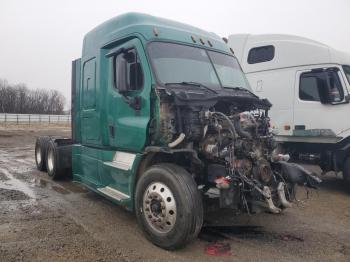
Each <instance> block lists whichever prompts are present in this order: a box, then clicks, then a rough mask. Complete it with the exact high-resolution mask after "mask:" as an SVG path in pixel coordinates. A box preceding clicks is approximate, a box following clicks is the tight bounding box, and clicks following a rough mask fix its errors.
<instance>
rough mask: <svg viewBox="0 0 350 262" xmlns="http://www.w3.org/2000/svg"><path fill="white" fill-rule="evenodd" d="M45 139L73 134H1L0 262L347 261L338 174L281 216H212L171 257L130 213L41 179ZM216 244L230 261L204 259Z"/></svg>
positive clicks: (347, 203) (346, 213) (348, 234)
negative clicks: (39, 141)
mask: <svg viewBox="0 0 350 262" xmlns="http://www.w3.org/2000/svg"><path fill="white" fill-rule="evenodd" d="M47 134H50V135H66V136H69V134H70V131H69V129H67V128H59V127H54V128H49V127H45V130H43V129H41V130H39V129H36V130H34V129H31V128H28V127H27V128H21V129H20V128H13V127H12V128H1V129H0V261H202V262H203V261H350V187H349V186H348V187H347V186H346V185H344V183H343V181H342V180H341V178H340V177H337V176H335V175H334V174H328V175H326V176H325V177H323V179H324V182H323V184H322V185H321V188H320V189H319V190H318V191H310V192H308V194H307V193H306V191H304V190H303V189H300V190H299V194H298V198H299V201H298V203H297V205H295V206H294V208H292V209H289V210H286V212H284V213H283V214H281V215H269V214H261V215H256V216H251V217H249V216H245V217H239V218H237V217H232V216H229V217H230V218H225V219H223V214H214V215H212V216H210V218H209V219H208V221H207V227H204V228H203V230H202V232H201V233H200V235H199V237H198V239H197V240H196V241H194V242H193V243H192V244H190V245H188V246H187V247H186V248H184V249H182V250H179V251H175V252H169V251H164V250H162V249H159V248H157V247H155V246H153V245H152V244H151V243H149V242H148V241H147V240H146V239H145V238H144V237H143V235H142V232H141V230H140V229H139V228H138V227H137V224H136V219H135V217H134V216H133V214H132V213H129V212H127V211H125V210H124V209H122V208H120V207H118V206H116V205H114V204H112V203H111V202H109V201H108V200H106V199H104V198H102V197H100V196H98V195H96V194H95V193H93V192H90V191H88V190H86V189H85V188H84V187H82V186H80V185H78V184H76V183H73V182H71V181H60V182H53V181H51V180H50V179H49V178H48V177H47V175H46V174H45V173H42V172H38V171H36V169H35V163H34V158H33V156H34V141H35V137H36V136H40V135H47ZM308 168H312V169H313V170H314V171H316V172H319V170H318V169H317V168H315V167H311V166H309V167H308ZM218 222H222V223H224V225H225V226H221V227H218V226H215V225H217V223H218ZM215 242H220V243H221V242H222V243H225V244H227V245H229V246H230V247H231V255H230V256H228V257H213V256H209V255H207V254H206V253H205V252H204V250H205V248H206V247H207V246H208V245H212V244H213V243H215Z"/></svg>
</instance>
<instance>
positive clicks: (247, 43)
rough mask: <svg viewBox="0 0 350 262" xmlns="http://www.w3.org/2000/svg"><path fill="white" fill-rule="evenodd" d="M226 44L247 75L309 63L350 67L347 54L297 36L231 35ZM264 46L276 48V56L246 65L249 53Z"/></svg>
mask: <svg viewBox="0 0 350 262" xmlns="http://www.w3.org/2000/svg"><path fill="white" fill-rule="evenodd" d="M228 44H229V46H230V47H232V49H233V50H234V52H235V55H236V57H237V58H238V60H239V61H240V63H241V65H242V67H243V70H244V72H246V73H250V72H255V71H261V70H270V69H277V68H285V67H293V66H301V65H312V64H330V63H331V64H341V65H344V64H347V65H350V54H348V53H345V52H341V51H338V50H336V49H334V48H332V47H329V46H327V45H325V44H322V43H320V42H317V41H314V40H311V39H308V38H304V37H300V36H293V35H282V34H266V35H249V34H240V35H230V36H229V38H228ZM266 45H273V46H274V47H275V57H274V58H273V59H272V60H271V61H268V62H262V63H257V64H248V63H247V57H248V53H249V50H250V49H252V48H254V47H259V46H266Z"/></svg>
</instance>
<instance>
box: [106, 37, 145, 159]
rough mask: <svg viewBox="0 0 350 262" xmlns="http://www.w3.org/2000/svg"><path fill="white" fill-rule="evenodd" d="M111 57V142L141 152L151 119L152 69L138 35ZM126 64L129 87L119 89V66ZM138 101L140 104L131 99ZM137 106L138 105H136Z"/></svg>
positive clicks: (109, 124) (117, 49)
mask: <svg viewBox="0 0 350 262" xmlns="http://www.w3.org/2000/svg"><path fill="white" fill-rule="evenodd" d="M113 50H116V52H115V55H113V56H111V57H110V58H109V59H110V61H109V65H110V71H109V72H111V76H110V77H109V81H108V82H109V86H108V97H107V99H106V101H107V103H108V104H107V123H108V135H109V140H108V141H109V145H110V146H111V147H113V148H117V149H119V150H125V151H131V152H140V151H142V149H143V147H144V146H145V144H146V140H147V137H148V132H147V131H148V130H147V129H148V122H149V121H150V91H151V85H152V81H151V71H150V69H149V66H148V62H147V58H146V55H145V52H144V49H143V46H142V43H141V41H140V40H139V39H137V38H134V39H132V40H130V41H128V42H126V43H124V44H123V45H120V46H118V47H116V48H114V49H113ZM122 64H124V65H125V64H126V74H125V81H126V83H125V84H126V86H127V88H128V90H127V91H126V92H120V90H119V89H118V86H117V85H118V84H117V82H118V77H121V76H118V67H119V66H121V65H122ZM136 100H137V101H138V102H137V104H138V106H135V107H133V106H132V105H131V104H130V103H131V102H132V101H136ZM136 107H138V108H136Z"/></svg>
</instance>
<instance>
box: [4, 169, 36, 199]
mask: <svg viewBox="0 0 350 262" xmlns="http://www.w3.org/2000/svg"><path fill="white" fill-rule="evenodd" d="M0 173H1V174H2V175H4V176H5V177H7V179H8V180H6V183H2V184H0V188H1V189H6V190H16V191H20V192H23V194H25V195H27V196H28V197H29V198H35V194H34V192H33V190H32V189H31V188H30V187H29V186H28V185H26V184H25V183H24V182H22V181H21V180H19V179H17V178H15V177H14V176H13V175H12V174H11V173H10V172H9V171H8V170H7V169H4V168H1V167H0Z"/></svg>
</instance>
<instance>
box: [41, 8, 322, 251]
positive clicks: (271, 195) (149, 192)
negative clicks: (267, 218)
mask: <svg viewBox="0 0 350 262" xmlns="http://www.w3.org/2000/svg"><path fill="white" fill-rule="evenodd" d="M270 107H271V104H270V103H269V101H268V100H264V99H259V97H257V96H256V95H254V94H253V93H252V92H251V89H250V87H249V84H248V82H247V80H246V78H245V75H244V74H243V73H242V70H241V67H240V65H239V63H238V62H237V59H236V58H235V56H234V54H233V50H232V49H230V48H229V47H228V46H227V45H226V43H225V42H224V41H223V40H222V39H221V38H220V37H219V36H217V35H215V34H213V33H209V32H206V31H203V30H201V29H198V28H195V27H192V26H189V25H185V24H182V23H178V22H174V21H170V20H166V19H162V18H156V17H153V16H149V15H144V14H137V13H128V14H124V15H121V16H118V17H115V18H113V19H111V20H108V21H107V22H105V23H103V24H101V25H99V26H98V27H96V28H95V29H93V30H92V31H90V32H89V33H88V34H87V35H86V36H85V38H84V43H83V50H82V57H81V58H80V59H77V60H75V61H73V63H72V137H71V138H61V137H39V138H38V139H37V141H36V145H35V159H36V163H37V168H38V169H39V170H41V171H47V173H48V175H49V176H50V177H52V178H53V179H59V178H62V177H65V176H72V179H73V180H74V181H76V182H80V183H82V184H83V185H85V186H86V187H88V188H89V189H91V190H93V191H95V192H96V193H98V194H100V195H102V196H104V197H106V198H108V199H110V200H111V201H113V202H115V203H116V204H118V205H121V206H123V207H125V208H126V209H128V210H130V211H133V212H134V213H135V214H136V217H137V220H138V223H139V225H140V226H141V228H142V229H143V231H144V233H145V236H146V237H147V238H148V239H149V240H150V241H151V242H153V243H154V244H155V245H158V246H160V247H162V248H165V249H176V248H180V247H183V246H184V245H185V244H187V243H188V242H190V241H191V240H193V239H194V238H196V236H197V234H198V233H199V231H200V230H201V227H202V225H203V218H204V217H205V210H206V208H207V207H208V205H209V203H210V204H211V205H213V203H214V206H215V207H217V208H229V209H232V210H235V211H236V212H235V213H250V214H254V213H258V212H261V211H263V212H264V211H268V212H271V213H280V212H282V210H283V209H285V208H287V207H290V206H291V201H292V200H293V197H294V193H295V191H294V188H295V185H296V184H300V185H306V186H309V187H313V186H314V184H315V183H317V182H318V180H317V178H316V177H315V176H313V175H312V174H311V173H310V172H308V171H306V170H305V169H303V168H302V167H300V166H298V165H295V164H292V163H288V162H287V161H286V160H288V155H284V154H282V153H280V152H279V150H278V146H276V144H275V142H274V140H273V136H272V135H271V133H270V128H269V117H268V111H269V109H270Z"/></svg>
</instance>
